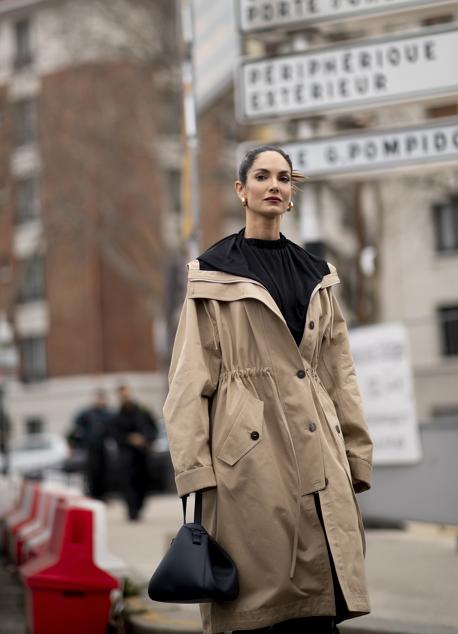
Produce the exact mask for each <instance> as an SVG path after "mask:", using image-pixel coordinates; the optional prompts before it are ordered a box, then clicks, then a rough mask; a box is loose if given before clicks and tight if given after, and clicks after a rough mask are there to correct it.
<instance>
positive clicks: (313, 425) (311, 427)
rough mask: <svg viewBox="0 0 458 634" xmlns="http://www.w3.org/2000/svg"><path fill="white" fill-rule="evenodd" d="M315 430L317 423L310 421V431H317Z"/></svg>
mask: <svg viewBox="0 0 458 634" xmlns="http://www.w3.org/2000/svg"><path fill="white" fill-rule="evenodd" d="M315 430H316V425H315V423H309V431H315Z"/></svg>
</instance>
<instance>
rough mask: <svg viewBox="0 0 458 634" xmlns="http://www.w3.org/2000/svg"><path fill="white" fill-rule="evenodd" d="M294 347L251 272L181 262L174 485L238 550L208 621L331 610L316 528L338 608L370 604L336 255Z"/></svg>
mask: <svg viewBox="0 0 458 634" xmlns="http://www.w3.org/2000/svg"><path fill="white" fill-rule="evenodd" d="M329 266H330V270H331V272H330V273H329V274H328V275H325V276H324V277H323V279H322V280H321V282H320V283H319V284H318V285H317V286H316V288H315V289H314V291H313V293H312V296H311V299H310V304H309V308H308V312H307V318H306V326H305V331H304V335H303V338H302V342H301V344H300V346H299V347H298V346H297V344H296V342H295V340H294V338H293V336H292V335H291V333H290V330H289V328H288V326H287V324H286V322H285V319H284V317H283V315H282V313H281V312H280V310H279V308H278V306H277V304H276V303H275V301H274V300H273V298H272V297H271V295H270V294H269V292H268V291H267V289H266V288H265V287H264V286H263V285H262V284H260V283H258V282H255V281H253V280H251V279H248V278H243V277H238V276H235V275H230V274H227V273H221V272H218V271H203V270H200V269H199V262H198V260H193V261H192V262H190V263H189V264H188V278H189V280H188V290H187V295H186V299H185V302H184V306H183V309H182V313H181V317H180V321H179V325H178V330H177V334H176V339H175V344H174V349H173V354H172V360H171V366H170V372H169V393H168V396H167V399H166V402H165V405H164V417H165V421H166V426H167V434H168V438H169V442H170V450H171V454H172V460H173V464H174V468H175V474H176V484H177V488H178V493H179V495H180V496H182V495H184V494H186V493H190V492H192V491H195V490H197V489H209V490H208V491H206V492H205V493H204V501H203V505H204V520H203V524H204V526H205V527H206V528H207V530H208V531H209V532H210V533H211V534H212V535H213V536H214V537H215V538H216V540H217V541H218V542H219V543H220V544H221V546H223V548H225V549H226V550H227V551H228V552H229V554H230V555H231V556H232V558H233V559H234V560H235V562H236V565H237V567H238V570H239V576H240V596H239V598H238V599H236V600H235V601H230V602H225V603H213V604H204V605H202V606H201V612H202V617H203V624H204V632H205V634H210V633H214V632H224V631H231V630H238V629H255V628H261V627H266V626H268V625H272V624H274V623H278V622H281V621H285V620H287V619H292V618H300V617H306V616H319V615H333V614H335V601H334V590H333V583H332V576H331V568H330V564H329V557H328V553H327V548H326V541H325V536H324V534H323V530H322V528H321V525H320V522H319V519H318V516H317V512H316V507H315V504H314V499H313V498H314V496H313V495H312V494H313V493H314V492H318V493H319V498H320V503H321V507H322V514H323V521H324V525H325V530H326V536H327V539H328V542H329V546H330V549H331V552H332V557H333V560H334V563H335V567H336V571H337V575H338V578H339V582H340V585H341V588H342V591H343V594H344V597H345V600H346V603H347V607H348V610H349V615H348V616H357V615H360V614H364V613H367V612H369V600H368V594H367V588H366V578H365V571H364V551H365V546H364V533H363V527H362V522H361V516H360V513H359V509H358V505H357V502H356V498H355V491H354V489H356V490H358V491H361V490H365V489H368V488H369V487H370V483H371V472H372V467H371V457H372V443H371V440H370V437H369V434H368V431H367V427H366V424H365V421H364V418H363V412H362V406H361V398H360V394H359V391H358V387H357V382H356V377H355V371H354V366H353V360H352V356H351V352H350V348H349V343H348V333H347V328H346V324H345V321H344V318H343V316H342V313H341V311H340V309H339V306H338V304H337V302H336V299H335V297H334V295H333V292H332V287H333V286H334V285H335V284H337V283H338V282H339V278H338V276H337V273H336V270H335V268H334V267H333V266H332V265H329Z"/></svg>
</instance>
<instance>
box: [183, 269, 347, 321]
mask: <svg viewBox="0 0 458 634" xmlns="http://www.w3.org/2000/svg"><path fill="white" fill-rule="evenodd" d="M186 266H187V269H188V283H189V286H188V296H189V297H196V298H197V297H200V298H207V299H216V300H220V301H221V300H225V299H227V295H226V293H225V292H224V291H225V289H226V288H227V285H228V284H237V285H238V292H236V293H235V294H234V297H233V299H242V298H243V299H257V300H259V301H261V302H262V303H263V304H265V305H266V306H267V307H268V308H270V309H271V310H272V311H273V312H274V313H275V314H276V315H277V316H278V317H279V318H280V319H281V320H282V321H283V322H284V323H285V324H286V320H285V318H284V316H283V313H282V312H281V310H280V309H279V307H278V305H277V303H276V302H275V300H274V299H273V297H272V295H271V294H270V293H269V291H268V290H267V288H266V287H265V286H264V285H263V284H261V283H260V282H258V281H257V280H253V279H251V278H249V277H241V276H239V275H232V274H230V273H224V272H222V271H201V270H200V268H199V260H191V261H190V262H188V263H187V265H186ZM328 266H329V271H330V272H329V273H328V274H327V275H324V276H323V277H322V279H321V281H320V282H318V284H317V285H316V286H315V288H314V290H313V292H312V295H311V297H310V303H311V302H312V299H313V296H314V294H315V292H316V291H317V290H318V289H320V288H328V287H329V286H333V285H334V284H338V283H339V282H340V280H339V276H338V275H337V271H336V268H335V266H334V265H333V264H330V263H329V262H328ZM199 282H203V284H199ZM206 282H211V283H210V284H208V283H206ZM309 306H310V305H309Z"/></svg>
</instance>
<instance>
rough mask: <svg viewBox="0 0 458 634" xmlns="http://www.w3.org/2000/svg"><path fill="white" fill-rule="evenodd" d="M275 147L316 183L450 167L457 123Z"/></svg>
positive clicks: (455, 158)
mask: <svg viewBox="0 0 458 634" xmlns="http://www.w3.org/2000/svg"><path fill="white" fill-rule="evenodd" d="M251 145H252V144H251ZM274 145H279V146H281V147H282V148H283V149H284V150H285V151H286V152H287V153H288V154H289V155H290V157H291V161H292V163H293V166H294V169H297V170H299V171H301V172H302V173H303V174H305V175H306V176H310V177H311V178H317V179H319V178H329V177H333V176H346V175H351V174H364V173H365V172H368V173H373V172H374V171H384V172H386V171H389V170H394V169H399V168H403V167H410V166H414V165H425V166H427V165H434V164H438V163H439V164H443V163H452V162H458V119H453V120H449V121H447V122H444V123H441V124H437V122H435V123H423V124H419V125H415V126H407V127H402V128H401V127H399V128H391V129H386V130H372V131H368V132H360V133H356V134H340V135H338V136H332V137H322V138H314V139H307V140H304V141H294V142H287V143H275V144H274ZM245 147H246V145H245ZM246 149H248V148H246Z"/></svg>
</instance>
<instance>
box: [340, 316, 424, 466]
mask: <svg viewBox="0 0 458 634" xmlns="http://www.w3.org/2000/svg"><path fill="white" fill-rule="evenodd" d="M350 343H351V349H352V352H353V357H354V360H355V365H356V371H357V376H358V384H359V387H360V390H361V395H362V398H363V403H364V413H365V416H366V420H367V424H368V426H369V431H370V433H371V436H372V439H373V441H374V464H375V465H387V464H408V463H414V462H417V461H418V460H420V459H421V455H422V454H421V447H420V436H419V433H418V423H417V418H416V413H415V398H414V392H413V381H412V374H411V366H410V356H409V346H408V338H407V331H406V328H405V326H404V325H403V324H398V323H389V324H379V325H376V326H363V327H360V328H353V329H352V330H350Z"/></svg>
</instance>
